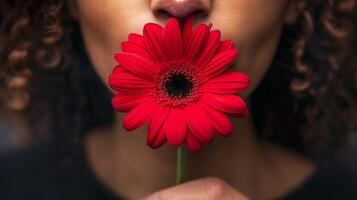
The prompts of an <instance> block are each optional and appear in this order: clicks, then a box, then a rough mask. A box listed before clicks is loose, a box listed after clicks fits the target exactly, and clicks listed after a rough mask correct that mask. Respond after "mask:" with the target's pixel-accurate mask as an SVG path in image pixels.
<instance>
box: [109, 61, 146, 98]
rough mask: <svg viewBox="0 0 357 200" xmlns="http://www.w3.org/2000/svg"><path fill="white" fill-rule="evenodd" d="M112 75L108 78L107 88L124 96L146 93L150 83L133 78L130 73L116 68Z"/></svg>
mask: <svg viewBox="0 0 357 200" xmlns="http://www.w3.org/2000/svg"><path fill="white" fill-rule="evenodd" d="M118 68H119V69H117V70H116V71H115V72H114V73H112V74H111V75H110V76H109V81H108V83H109V86H110V87H111V88H113V89H114V90H116V91H118V92H123V93H126V94H138V93H144V92H148V90H149V89H150V87H151V85H152V83H151V82H149V81H147V80H145V79H142V78H140V77H138V76H135V75H134V74H132V73H131V72H128V71H126V70H125V69H123V67H121V68H122V69H120V67H118Z"/></svg>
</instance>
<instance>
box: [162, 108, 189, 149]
mask: <svg viewBox="0 0 357 200" xmlns="http://www.w3.org/2000/svg"><path fill="white" fill-rule="evenodd" d="M186 126H187V124H186V120H185V115H184V112H183V110H182V109H179V108H172V109H171V111H170V114H169V115H168V117H167V120H166V123H165V129H166V138H167V142H168V143H169V144H171V145H172V146H174V147H176V148H177V147H179V146H180V145H181V144H182V142H183V141H184V139H185V134H186Z"/></svg>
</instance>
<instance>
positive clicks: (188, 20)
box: [182, 15, 194, 49]
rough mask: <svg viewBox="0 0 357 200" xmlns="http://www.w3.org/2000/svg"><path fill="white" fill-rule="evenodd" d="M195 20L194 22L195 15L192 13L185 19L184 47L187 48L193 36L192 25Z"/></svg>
mask: <svg viewBox="0 0 357 200" xmlns="http://www.w3.org/2000/svg"><path fill="white" fill-rule="evenodd" d="M193 22H194V19H193V16H192V15H190V16H188V17H187V18H186V21H185V24H184V27H183V33H182V35H183V36H182V38H183V42H184V46H185V47H184V49H186V46H187V44H188V42H189V40H190V38H191V35H192V26H193Z"/></svg>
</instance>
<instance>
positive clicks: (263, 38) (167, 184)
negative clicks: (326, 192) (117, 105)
mask: <svg viewBox="0 0 357 200" xmlns="http://www.w3.org/2000/svg"><path fill="white" fill-rule="evenodd" d="M186 1H189V0H181V1H178V0H177V1H173V2H175V3H178V4H179V3H180V2H181V3H182V2H186ZM195 2H196V1H195ZM197 2H198V3H200V5H201V7H200V8H199V10H198V11H199V12H196V13H197V15H196V16H195V17H196V23H213V28H217V29H220V30H221V32H222V38H223V39H228V38H229V39H232V40H234V42H235V44H236V47H237V48H238V49H239V51H240V52H241V54H240V56H239V58H238V59H237V60H236V62H235V63H234V64H233V65H232V67H233V68H235V69H237V70H239V71H243V72H245V73H246V74H247V75H248V76H250V78H251V81H252V83H251V87H250V88H249V90H247V91H246V92H245V93H244V94H243V96H244V97H245V98H246V100H247V102H248V104H249V97H250V95H251V93H252V92H253V91H254V90H255V88H256V87H257V86H258V85H259V83H260V81H261V80H262V78H263V77H264V75H265V73H266V71H267V70H268V69H269V67H270V64H271V62H272V59H273V57H274V54H275V52H276V48H277V45H278V41H279V38H280V36H281V32H282V28H283V26H284V25H289V24H292V23H294V22H295V20H296V19H297V17H298V15H299V14H298V12H297V6H298V2H297V1H289V0H271V1H266V0H197ZM68 6H69V8H70V10H71V13H72V16H73V17H74V18H75V19H76V20H78V22H79V24H80V26H81V30H82V34H83V38H84V42H85V45H86V48H87V51H88V54H89V57H90V59H91V61H92V63H93V66H94V68H95V70H96V71H97V73H98V75H99V77H100V78H101V79H102V80H103V82H105V83H106V82H107V77H108V75H109V74H110V72H111V70H112V67H114V66H115V62H114V60H113V55H114V53H115V52H117V51H119V50H120V49H119V44H120V42H121V41H123V40H126V39H127V35H128V34H129V33H131V32H136V33H142V27H143V25H144V24H145V23H147V22H155V23H159V24H164V23H165V21H166V20H167V18H168V17H169V16H170V15H171V16H175V15H177V13H173V12H172V11H170V10H169V9H168V8H167V7H162V1H161V0H145V1H143V0H105V1H102V2H101V3H98V2H97V1H92V0H77V1H69V3H68ZM160 6H161V7H160ZM181 14H182V13H181ZM188 14H190V13H188ZM123 116H124V115H123V114H121V113H116V114H115V123H114V124H113V125H112V126H109V127H100V128H98V129H95V130H91V134H88V135H89V136H88V137H87V138H86V139H85V140H84V146H85V151H86V155H87V158H88V163H89V165H90V167H91V169H92V171H93V173H94V175H95V176H97V178H98V180H100V181H101V182H102V183H103V184H104V185H105V186H106V187H107V188H108V189H110V190H111V191H112V192H113V193H115V194H117V195H120V196H123V197H125V198H128V199H140V198H144V197H145V199H222V200H225V199H248V198H250V199H272V198H277V197H280V196H283V195H284V194H286V193H288V192H290V191H292V190H293V189H295V188H297V187H298V186H299V185H300V184H302V183H303V182H304V181H305V180H306V179H307V178H308V177H309V176H310V175H311V174H312V173H313V172H314V170H315V168H316V167H315V165H314V164H313V163H312V162H310V161H309V160H307V159H305V158H303V157H301V156H300V155H298V154H295V153H293V152H289V151H287V150H285V149H283V148H281V147H278V146H275V145H273V144H270V143H269V142H266V141H261V140H259V139H257V138H256V137H255V133H254V132H255V129H254V125H253V122H252V118H251V116H248V117H247V118H243V119H235V118H234V119H233V118H231V119H232V121H233V122H234V125H235V133H233V135H232V136H231V137H230V138H229V139H223V140H222V139H221V138H216V139H215V140H214V141H213V142H212V143H210V144H209V145H206V146H205V147H204V149H203V151H202V152H200V153H199V154H189V155H188V159H189V160H188V166H187V167H188V179H189V180H192V181H191V182H188V183H185V184H182V185H179V186H173V185H175V183H174V181H175V172H176V171H175V170H176V152H175V149H173V148H171V147H169V146H168V145H165V146H164V147H162V148H160V149H158V150H152V149H150V148H149V147H148V146H146V127H145V126H144V127H142V128H140V129H137V130H135V131H133V132H131V133H128V134H127V133H125V132H126V131H125V130H124V129H123V128H122V125H121V123H122V117H123ZM103 133H106V134H103ZM207 177H209V178H207ZM172 186H173V187H172ZM165 188H166V189H165Z"/></svg>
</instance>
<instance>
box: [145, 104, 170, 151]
mask: <svg viewBox="0 0 357 200" xmlns="http://www.w3.org/2000/svg"><path fill="white" fill-rule="evenodd" d="M168 114H169V109H168V108H165V107H163V108H161V109H160V110H158V111H157V112H156V114H154V116H153V118H152V119H151V120H150V123H149V126H148V137H147V140H146V143H147V145H149V146H150V147H152V148H158V147H160V146H161V145H162V144H163V143H164V142H165V140H166V132H165V130H164V128H163V127H164V124H165V121H166V119H167V116H168Z"/></svg>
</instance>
